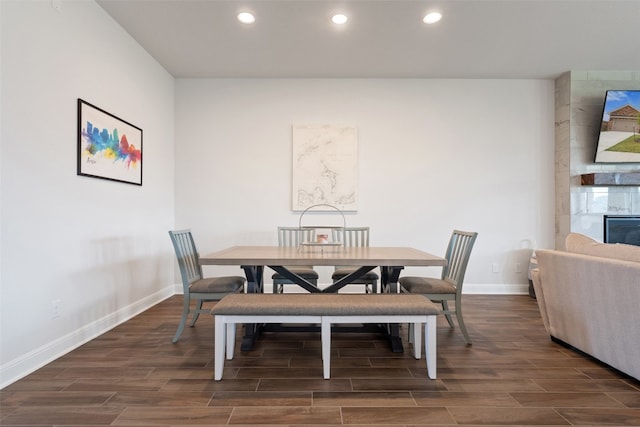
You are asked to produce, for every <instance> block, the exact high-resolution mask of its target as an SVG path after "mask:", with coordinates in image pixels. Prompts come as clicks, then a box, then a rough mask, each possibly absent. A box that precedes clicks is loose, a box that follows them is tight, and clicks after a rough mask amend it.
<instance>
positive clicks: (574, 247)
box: [565, 233, 640, 262]
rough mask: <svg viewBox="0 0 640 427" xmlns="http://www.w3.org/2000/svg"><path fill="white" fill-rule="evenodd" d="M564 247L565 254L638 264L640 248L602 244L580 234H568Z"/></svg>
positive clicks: (620, 244)
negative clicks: (570, 253) (565, 249)
mask: <svg viewBox="0 0 640 427" xmlns="http://www.w3.org/2000/svg"><path fill="white" fill-rule="evenodd" d="M565 246H566V248H567V252H572V253H576V254H582V255H590V256H597V257H602V258H613V259H619V260H623V261H633V262H640V246H634V245H625V244H623V243H602V242H599V241H597V240H595V239H592V238H591V237H588V236H585V235H584V234H580V233H569V235H567V238H566V239H565Z"/></svg>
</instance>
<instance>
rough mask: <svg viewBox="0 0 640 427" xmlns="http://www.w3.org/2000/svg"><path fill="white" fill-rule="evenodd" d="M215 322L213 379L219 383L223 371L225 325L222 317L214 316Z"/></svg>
mask: <svg viewBox="0 0 640 427" xmlns="http://www.w3.org/2000/svg"><path fill="white" fill-rule="evenodd" d="M214 319H215V320H214V322H215V331H214V332H215V338H214V347H213V354H214V356H213V373H214V375H213V379H214V380H216V381H220V380H221V379H222V371H223V370H224V350H225V348H224V347H225V341H226V330H227V328H226V325H225V323H224V320H223V319H222V316H214Z"/></svg>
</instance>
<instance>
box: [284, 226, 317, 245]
mask: <svg viewBox="0 0 640 427" xmlns="http://www.w3.org/2000/svg"><path fill="white" fill-rule="evenodd" d="M315 234H316V230H315V229H313V228H298V227H278V246H282V247H297V246H300V244H302V243H304V242H313V241H315Z"/></svg>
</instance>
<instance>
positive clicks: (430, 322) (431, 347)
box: [424, 316, 437, 380]
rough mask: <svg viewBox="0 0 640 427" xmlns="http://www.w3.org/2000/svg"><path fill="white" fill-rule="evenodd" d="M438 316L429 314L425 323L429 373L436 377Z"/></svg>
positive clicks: (425, 349) (430, 376)
mask: <svg viewBox="0 0 640 427" xmlns="http://www.w3.org/2000/svg"><path fill="white" fill-rule="evenodd" d="M436 320H437V318H436V316H427V323H425V325H424V353H425V359H426V360H427V375H428V376H429V378H431V379H432V380H435V379H436Z"/></svg>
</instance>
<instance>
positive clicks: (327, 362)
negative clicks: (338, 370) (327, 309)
mask: <svg viewBox="0 0 640 427" xmlns="http://www.w3.org/2000/svg"><path fill="white" fill-rule="evenodd" d="M320 335H321V339H322V371H323V374H324V379H325V380H328V379H329V378H330V377H331V320H330V319H329V318H327V317H323V318H322V322H321V325H320Z"/></svg>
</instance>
